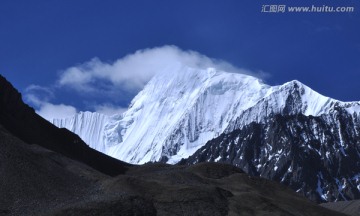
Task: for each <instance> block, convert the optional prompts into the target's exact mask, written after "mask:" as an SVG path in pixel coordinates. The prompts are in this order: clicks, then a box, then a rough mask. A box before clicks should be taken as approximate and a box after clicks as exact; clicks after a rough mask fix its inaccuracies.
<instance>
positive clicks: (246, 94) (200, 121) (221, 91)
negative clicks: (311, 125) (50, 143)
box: [53, 65, 360, 164]
mask: <svg viewBox="0 0 360 216" xmlns="http://www.w3.org/2000/svg"><path fill="white" fill-rule="evenodd" d="M336 106H342V107H346V108H347V111H348V112H352V113H359V106H360V105H359V103H356V102H348V103H345V102H340V101H337V100H334V99H331V98H328V97H325V96H322V95H320V94H318V93H317V92H315V91H313V90H311V89H310V88H309V87H307V86H305V85H303V84H302V83H300V82H299V81H291V82H288V83H285V84H283V85H280V86H269V85H266V84H264V83H262V82H261V81H260V80H259V79H257V78H255V77H252V76H249V75H244V74H236V73H227V72H222V71H217V70H216V69H214V68H208V69H196V68H190V67H187V66H183V65H177V66H173V67H171V68H167V70H164V71H162V72H160V73H158V74H157V75H155V76H154V77H153V78H152V79H151V80H150V81H149V83H148V84H147V85H146V86H145V88H144V89H143V90H142V91H141V92H139V94H138V95H137V96H136V97H135V98H134V99H133V100H132V102H131V105H130V106H129V109H128V110H127V111H126V112H124V113H123V114H119V115H114V116H110V117H109V116H104V115H101V114H98V113H89V112H85V113H80V114H78V115H76V116H74V117H73V118H68V119H59V120H54V121H53V123H54V124H55V125H56V126H58V127H65V128H67V129H69V130H71V131H73V132H75V133H77V134H78V135H79V136H80V137H81V138H82V139H83V140H84V141H85V142H86V143H88V144H89V145H90V146H91V147H92V148H95V149H97V150H99V151H101V152H104V153H105V154H108V155H110V156H112V157H115V158H118V159H120V160H123V161H126V162H129V163H134V164H143V163H146V162H149V161H160V160H161V161H167V162H168V163H176V162H178V161H179V160H180V159H182V158H187V157H189V156H190V155H192V154H193V153H194V152H195V151H196V150H198V149H199V148H200V147H201V146H203V145H204V144H205V143H206V142H207V141H209V140H211V139H213V138H215V137H217V136H218V135H220V134H221V133H223V132H224V131H231V130H234V129H236V128H240V127H241V126H243V125H246V124H248V123H250V122H253V121H255V122H261V121H262V120H263V119H265V118H266V117H267V116H269V115H272V114H276V113H280V114H294V113H302V114H304V115H313V116H319V115H321V114H323V113H328V112H331V111H332V110H333V109H334V108H335V107H336Z"/></svg>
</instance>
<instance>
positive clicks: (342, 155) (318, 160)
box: [183, 109, 360, 202]
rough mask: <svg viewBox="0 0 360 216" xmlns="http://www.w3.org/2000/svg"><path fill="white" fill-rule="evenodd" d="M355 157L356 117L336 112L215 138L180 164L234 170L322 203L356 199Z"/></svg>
mask: <svg viewBox="0 0 360 216" xmlns="http://www.w3.org/2000/svg"><path fill="white" fill-rule="evenodd" d="M359 152H360V121H359V117H358V116H356V115H355V116H350V115H349V114H348V113H347V112H345V111H344V110H342V109H339V110H337V111H336V112H333V113H331V114H329V115H322V116H320V117H313V116H304V115H302V114H297V115H287V116H285V115H279V114H278V115H275V116H271V117H269V118H268V119H266V121H265V122H264V123H251V124H249V125H247V126H244V127H243V128H241V129H237V130H234V131H232V132H230V133H228V134H222V135H220V136H219V137H217V138H215V139H213V140H211V141H209V142H208V143H207V144H206V145H205V146H203V147H202V148H200V149H199V150H198V151H197V152H196V153H195V154H194V155H192V156H191V157H189V158H188V159H187V160H186V162H185V161H183V163H187V164H195V163H199V162H204V161H210V162H211V161H219V162H222V163H228V164H233V165H236V166H237V167H240V168H242V169H244V170H245V171H246V172H247V173H248V174H250V175H254V176H261V177H264V178H267V179H271V180H275V181H277V182H281V183H282V184H285V185H288V186H290V187H291V188H292V189H293V190H295V191H298V192H299V193H301V194H303V195H304V196H306V197H308V198H309V199H311V200H313V201H316V202H325V201H335V200H352V199H359V198H360V192H359V190H360V181H359V180H360V179H359V177H360V176H358V174H359V173H360V154H359ZM358 188H359V189H358ZM321 195H322V196H323V197H321Z"/></svg>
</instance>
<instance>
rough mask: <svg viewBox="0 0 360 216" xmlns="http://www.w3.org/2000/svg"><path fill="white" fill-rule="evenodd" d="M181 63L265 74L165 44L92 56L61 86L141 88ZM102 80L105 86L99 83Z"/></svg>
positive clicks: (98, 89)
mask: <svg viewBox="0 0 360 216" xmlns="http://www.w3.org/2000/svg"><path fill="white" fill-rule="evenodd" d="M177 64H182V65H186V66H189V67H193V68H208V67H213V68H216V69H219V70H224V71H229V72H237V73H243V74H250V75H255V76H258V77H259V76H263V75H264V73H262V74H261V73H258V74H254V73H252V72H250V71H248V70H244V69H239V68H237V67H235V66H233V65H231V64H230V63H227V62H225V61H222V60H217V59H212V58H209V57H207V56H204V55H202V54H200V53H198V52H195V51H183V50H181V49H179V48H177V47H176V46H162V47H156V48H152V49H143V50H138V51H136V52H135V53H133V54H130V55H127V56H125V57H123V58H121V59H118V60H116V61H115V62H113V63H106V62H102V61H100V60H99V59H98V58H93V59H91V60H90V61H88V62H85V63H83V64H80V65H77V66H74V67H70V68H68V69H66V70H64V71H63V72H62V73H61V75H60V79H59V80H58V85H59V86H60V87H70V88H72V89H75V90H76V91H78V92H79V93H85V94H89V93H100V94H112V93H113V92H114V91H116V89H119V88H121V89H123V90H124V89H125V90H127V91H138V90H140V89H142V88H143V87H144V85H145V84H146V83H147V82H148V81H149V80H150V79H151V77H152V76H154V74H156V73H157V72H160V71H162V70H164V69H165V68H167V67H170V66H173V65H177ZM99 83H103V85H100V86H99Z"/></svg>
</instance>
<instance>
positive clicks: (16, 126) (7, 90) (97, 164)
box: [0, 75, 130, 175]
mask: <svg viewBox="0 0 360 216" xmlns="http://www.w3.org/2000/svg"><path fill="white" fill-rule="evenodd" d="M0 124H1V125H3V126H4V128H6V129H7V130H8V131H9V132H11V133H12V134H14V135H15V136H16V137H18V138H20V139H21V140H23V141H24V142H26V143H29V144H38V145H40V146H42V147H44V148H47V149H50V150H52V151H56V152H59V153H60V154H63V155H65V156H67V157H69V158H72V159H74V160H78V161H81V162H84V163H85V164H88V165H89V166H91V167H93V168H95V169H97V170H99V171H100V172H103V173H106V174H109V175H118V174H120V173H123V172H125V170H126V169H127V167H128V166H130V165H129V164H126V163H124V162H121V161H118V160H116V159H114V158H111V157H109V156H107V155H104V154H102V153H100V152H98V151H96V150H93V149H91V148H90V147H88V146H87V145H86V144H85V143H84V142H83V141H82V140H81V139H80V138H79V136H77V135H75V134H73V133H70V132H69V131H68V130H66V129H59V128H57V127H55V126H54V125H53V124H51V123H50V122H48V121H46V120H45V119H43V118H41V117H40V116H38V115H37V114H36V113H35V111H34V109H32V108H30V107H29V106H28V105H26V104H24V102H23V101H22V98H21V94H20V93H19V92H18V91H17V90H16V89H15V88H14V87H13V86H12V85H11V84H10V83H9V82H8V81H7V80H6V79H5V78H4V77H2V76H1V75H0Z"/></svg>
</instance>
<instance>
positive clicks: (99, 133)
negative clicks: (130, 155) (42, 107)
mask: <svg viewBox="0 0 360 216" xmlns="http://www.w3.org/2000/svg"><path fill="white" fill-rule="evenodd" d="M108 121H109V117H108V116H106V115H103V114H100V113H91V112H80V113H78V114H76V115H75V116H73V117H71V118H65V119H54V120H53V122H52V123H53V124H54V125H56V126H57V127H60V128H67V129H68V130H70V131H72V132H74V133H76V134H77V135H79V136H80V137H81V139H83V140H84V141H85V143H87V144H88V145H89V146H90V147H91V148H93V149H96V150H98V151H100V152H105V150H106V149H105V145H104V127H105V124H107V122H108Z"/></svg>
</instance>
